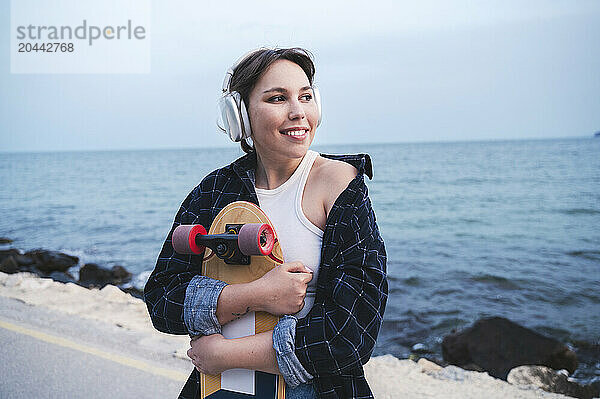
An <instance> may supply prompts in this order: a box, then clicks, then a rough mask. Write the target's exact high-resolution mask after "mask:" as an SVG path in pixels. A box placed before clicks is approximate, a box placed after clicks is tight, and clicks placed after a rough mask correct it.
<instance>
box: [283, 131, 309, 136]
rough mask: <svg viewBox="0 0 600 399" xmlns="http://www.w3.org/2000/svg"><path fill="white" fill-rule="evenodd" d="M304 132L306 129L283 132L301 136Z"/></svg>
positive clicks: (288, 134)
mask: <svg viewBox="0 0 600 399" xmlns="http://www.w3.org/2000/svg"><path fill="white" fill-rule="evenodd" d="M305 133H306V130H291V131H289V132H285V133H284V134H285V135H286V136H302V135H303V134H305Z"/></svg>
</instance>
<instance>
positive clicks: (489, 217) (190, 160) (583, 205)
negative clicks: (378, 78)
mask: <svg viewBox="0 0 600 399" xmlns="http://www.w3.org/2000/svg"><path fill="white" fill-rule="evenodd" d="M314 149H315V150H317V151H320V152H323V153H330V154H333V153H337V154H346V153H368V154H369V155H370V156H371V158H372V161H373V170H374V177H373V179H372V180H369V181H367V185H368V187H369V194H370V197H371V200H372V203H373V208H374V210H375V213H376V217H377V223H378V225H379V228H380V231H381V234H382V236H383V238H384V241H385V244H386V249H387V254H388V262H387V271H388V279H389V299H388V302H387V309H386V312H385V319H384V323H383V327H382V330H381V332H380V336H379V339H378V342H377V346H376V348H375V352H374V354H375V355H382V354H392V355H394V356H397V357H399V358H407V357H410V356H411V354H414V353H415V352H418V353H419V354H420V355H419V356H426V357H427V356H428V357H430V358H432V359H438V360H439V359H441V357H442V356H441V342H442V339H443V337H444V336H445V335H447V334H449V333H451V332H454V331H457V330H460V329H463V328H466V327H468V326H470V325H472V323H473V322H474V321H476V320H478V319H480V318H483V317H490V316H502V317H506V318H508V319H510V320H512V321H514V322H517V323H519V324H521V325H523V326H525V327H528V328H531V329H533V330H535V331H537V332H539V333H542V334H544V335H546V336H550V337H553V338H556V339H558V340H560V341H561V342H564V343H566V344H567V345H569V346H570V347H571V348H572V349H573V350H575V351H576V353H577V355H578V358H579V361H580V365H579V368H578V369H577V371H576V373H575V375H574V378H575V379H576V380H578V381H580V382H583V383H590V382H593V383H595V384H598V383H600V139H598V138H576V139H547V140H515V141H481V142H443V143H398V144H397V143H394V144H372V145H367V144H356V145H329V146H317V147H314ZM241 155H242V153H241V150H239V148H238V147H236V146H232V147H230V148H210V149H206V148H198V149H178V150H139V151H97V152H46V153H0V236H1V237H7V238H10V239H12V240H14V242H13V243H12V244H11V245H12V247H15V248H19V249H22V250H25V251H27V250H31V249H34V248H44V249H51V250H58V251H62V252H65V253H68V254H72V255H76V256H78V257H79V258H80V265H82V264H84V263H90V262H93V263H97V264H100V265H102V266H106V267H111V266H113V265H122V266H124V267H126V268H127V269H128V270H129V271H131V272H132V273H134V275H135V277H134V280H133V282H132V284H133V285H135V286H137V287H143V285H144V283H145V281H146V279H147V278H148V275H149V273H150V272H151V270H152V269H153V267H154V265H155V262H156V257H157V255H158V253H159V251H160V249H161V246H162V244H163V242H164V240H165V237H166V235H167V233H168V232H169V229H170V227H171V224H172V221H173V218H174V216H175V213H176V212H177V210H178V208H179V205H180V204H181V202H182V201H183V200H184V198H185V197H186V196H187V194H188V193H189V192H190V191H191V190H192V189H193V188H194V187H195V186H196V185H197V184H198V183H199V182H200V180H201V179H202V178H203V177H204V176H205V175H206V174H207V173H209V172H211V171H212V170H214V169H216V168H219V167H221V166H224V165H226V164H228V163H230V162H231V161H233V160H234V159H236V158H238V157H239V156H241ZM71 272H72V273H73V274H74V275H75V276H76V275H77V268H75V269H73V270H71Z"/></svg>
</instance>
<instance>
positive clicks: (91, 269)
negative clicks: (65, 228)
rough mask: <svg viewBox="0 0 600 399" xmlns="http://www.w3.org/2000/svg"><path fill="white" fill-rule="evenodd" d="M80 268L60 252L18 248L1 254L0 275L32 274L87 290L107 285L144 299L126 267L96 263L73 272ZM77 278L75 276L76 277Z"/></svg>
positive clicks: (5, 240)
mask: <svg viewBox="0 0 600 399" xmlns="http://www.w3.org/2000/svg"><path fill="white" fill-rule="evenodd" d="M11 242H12V241H11V240H10V239H8V238H0V244H5V245H6V244H10V243H11ZM77 265H79V258H78V257H76V256H72V255H68V254H65V253H62V252H58V251H51V250H46V249H34V250H31V251H27V252H24V251H21V250H19V249H17V248H9V249H3V250H0V272H2V273H7V274H13V273H18V272H26V273H33V274H35V275H37V276H39V277H42V278H50V279H52V280H54V281H58V282H61V283H74V284H77V285H80V286H82V287H85V288H104V287H105V286H107V285H109V284H110V285H114V286H117V287H119V288H120V289H121V290H123V291H124V292H127V293H129V294H131V295H132V296H134V297H136V298H143V296H144V295H143V294H144V293H143V291H142V290H141V289H139V288H138V287H134V286H132V285H131V284H130V282H131V279H132V274H131V273H130V272H129V271H128V270H127V269H125V268H124V267H123V266H119V265H115V266H113V267H111V268H110V269H108V268H105V267H102V266H99V265H98V264H96V263H86V264H83V265H81V267H80V268H79V270H78V271H77V272H76V273H72V272H70V270H72V269H73V268H75V267H76V266H77ZM74 274H75V275H74Z"/></svg>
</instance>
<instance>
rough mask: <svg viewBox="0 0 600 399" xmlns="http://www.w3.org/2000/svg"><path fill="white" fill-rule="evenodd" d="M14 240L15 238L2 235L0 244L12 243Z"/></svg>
mask: <svg viewBox="0 0 600 399" xmlns="http://www.w3.org/2000/svg"><path fill="white" fill-rule="evenodd" d="M12 242H13V240H11V239H10V238H6V237H0V244H11V243H12Z"/></svg>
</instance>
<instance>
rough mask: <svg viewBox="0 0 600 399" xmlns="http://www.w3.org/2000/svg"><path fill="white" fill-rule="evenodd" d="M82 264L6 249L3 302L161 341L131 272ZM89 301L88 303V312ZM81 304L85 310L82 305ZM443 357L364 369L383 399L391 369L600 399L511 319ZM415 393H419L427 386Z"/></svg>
mask: <svg viewBox="0 0 600 399" xmlns="http://www.w3.org/2000/svg"><path fill="white" fill-rule="evenodd" d="M7 241H9V240H7V239H0V243H3V244H9V243H10V242H7ZM78 264H79V259H78V258H77V257H74V256H71V255H68V254H64V253H61V252H57V251H49V250H42V249H37V250H33V251H28V252H23V251H20V250H18V249H15V248H9V249H4V250H0V295H2V296H7V297H12V298H17V299H20V300H22V301H25V302H26V303H30V304H32V305H39V306H48V307H51V308H53V309H58V310H60V311H66V312H69V313H73V314H78V313H81V315H82V316H83V317H92V318H96V319H98V320H104V321H108V322H110V323H114V324H117V325H119V326H123V327H125V328H130V329H134V330H138V329H141V330H143V331H146V332H148V334H158V333H157V332H156V331H154V330H153V328H152V326H151V322H150V320H149V317H148V315H147V311H146V309H145V304H144V303H143V301H142V300H141V299H137V298H141V297H142V292H141V291H140V290H139V289H136V288H135V287H132V286H131V284H129V283H130V281H131V278H132V275H131V273H130V272H128V271H127V270H126V269H125V268H123V267H122V266H113V267H112V268H111V269H107V268H102V267H100V266H98V265H97V264H93V263H91V264H85V265H82V266H81V268H80V269H79V273H77V276H74V275H73V274H75V273H70V272H69V270H70V269H72V268H74V267H75V266H77V265H78ZM116 286H119V288H120V290H118V289H116ZM111 287H112V288H111ZM43 291H48V292H46V293H43ZM128 294H129V295H128ZM130 295H131V296H130ZM132 296H133V297H137V298H133V297H132ZM82 297H86V298H87V299H88V300H89V304H88V305H85V303H86V301H83V300H82V299H81V298H82ZM74 301H77V302H81V303H80V304H79V305H77V306H76V305H74V303H73V302H74ZM174 338H177V339H174V340H173V342H174V343H175V342H177V345H176V346H178V347H177V348H176V349H174V350H173V355H174V356H178V357H182V358H185V350H186V349H187V339H186V338H184V337H174ZM181 338H184V339H181ZM184 340H185V343H184ZM442 352H443V353H442V354H443V362H439V363H442V365H438V364H435V363H433V362H431V361H429V360H427V359H425V358H421V359H419V361H418V362H417V363H415V362H414V361H412V360H408V359H407V360H400V359H397V358H395V357H393V356H391V355H386V356H380V357H375V358H373V359H372V360H371V361H370V362H369V363H368V364H367V366H365V372H366V374H367V377H368V378H369V382H370V383H371V384H372V385H373V389H374V391H377V390H378V391H379V394H378V395H376V397H378V398H379V397H382V398H383V397H390V398H391V397H395V393H396V392H397V390H398V389H404V388H402V387H400V386H399V385H398V384H399V381H396V383H395V384H394V383H392V382H393V380H394V379H396V380H397V377H393V376H388V374H389V370H396V372H400V371H402V370H403V371H402V372H403V373H408V374H411V373H412V374H414V373H416V372H418V373H420V374H424V375H427V376H428V377H429V378H434V379H438V380H440V381H446V382H449V381H454V382H457V383H461V384H469V383H470V384H476V385H477V384H492V385H494V386H496V385H497V384H500V386H501V387H504V385H502V384H506V385H508V386H512V387H518V389H519V390H520V391H519V392H529V393H535V394H534V396H527V394H523V395H525V396H520V395H519V396H512V397H546V396H544V395H545V393H544V394H542V393H543V392H554V393H559V394H563V395H568V396H571V397H578V398H593V397H597V396H598V390H597V388H596V387H594V386H591V385H588V386H582V385H579V384H577V383H575V382H574V381H572V379H570V378H569V375H571V374H572V373H573V372H574V371H575V369H576V368H577V356H576V354H575V353H574V352H573V351H572V350H571V349H569V347H567V346H566V345H564V344H562V343H560V342H558V341H556V340H554V339H551V338H547V337H544V336H542V335H540V334H537V333H536V332H534V331H532V330H529V329H527V328H525V327H522V326H519V325H517V324H515V323H513V322H511V321H510V320H507V319H503V318H498V317H494V318H486V319H481V320H479V321H477V322H476V323H475V324H474V325H473V326H471V327H469V328H467V329H465V330H463V331H460V332H457V333H455V334H450V335H448V336H446V337H445V338H444V340H443V343H442ZM414 360H417V359H416V358H415V359H414ZM405 362H409V363H405ZM369 365H371V366H370V367H369ZM443 366H445V367H443ZM375 370H377V371H375ZM382 370H383V371H382ZM415 370H416V371H415ZM412 374H411V375H412ZM385 376H388V377H389V378H391V380H390V379H387V378H388V377H385ZM422 377H423V376H419V378H422ZM390 389H392V390H391V391H390ZM415 389H416V391H415V392H417V391H418V390H419V389H427V387H421V388H419V387H416V388H415ZM473 389H475V388H473ZM478 389H479V388H478ZM494 389H496V390H497V389H500V388H498V387H495V388H494ZM503 389H504V388H503ZM506 389H508V388H506ZM511 389H512V388H511ZM540 389H542V390H543V391H541V390H540ZM403 392H405V394H406V391H403ZM415 395H416V393H415ZM443 396H447V395H446V394H444V395H443ZM487 396H489V395H487ZM415 397H418V396H415ZM447 397H449V396H447ZM457 397H461V396H457ZM464 397H471V396H464ZM472 397H477V396H472ZM494 397H495V396H494ZM499 397H502V396H499ZM505 397H511V395H507V396H505ZM552 397H554V396H552ZM556 397H559V396H556Z"/></svg>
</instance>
